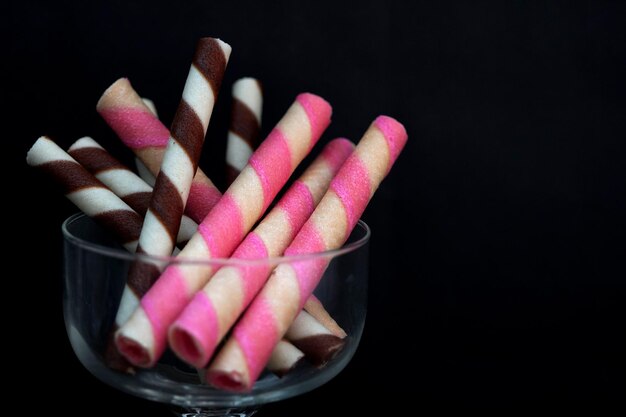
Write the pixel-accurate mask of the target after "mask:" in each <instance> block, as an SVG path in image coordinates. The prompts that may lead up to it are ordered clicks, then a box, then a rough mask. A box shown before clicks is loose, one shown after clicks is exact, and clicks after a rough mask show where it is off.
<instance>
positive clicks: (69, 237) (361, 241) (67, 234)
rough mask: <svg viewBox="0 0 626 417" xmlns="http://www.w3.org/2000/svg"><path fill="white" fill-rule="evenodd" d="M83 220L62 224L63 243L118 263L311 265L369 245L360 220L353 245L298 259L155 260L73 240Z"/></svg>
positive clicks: (72, 218)
mask: <svg viewBox="0 0 626 417" xmlns="http://www.w3.org/2000/svg"><path fill="white" fill-rule="evenodd" d="M83 218H89V216H87V215H86V214H85V213H82V212H79V213H75V214H73V215H71V216H69V217H68V218H67V219H65V220H64V221H63V224H62V225H61V230H62V232H63V237H64V239H65V240H66V241H68V242H71V243H73V244H75V245H77V246H79V247H81V248H83V249H86V250H89V251H91V252H94V253H98V254H100V255H105V256H109V257H112V258H116V259H121V260H130V261H133V260H139V261H142V262H153V263H154V262H159V263H161V262H165V263H177V264H195V265H216V264H217V265H233V264H239V265H257V264H267V263H270V264H279V263H288V262H296V261H310V260H313V259H318V258H334V257H337V256H340V255H345V254H348V253H350V252H354V251H356V250H357V249H359V248H361V247H363V246H364V245H366V244H367V242H368V241H369V239H370V237H371V234H372V231H371V229H370V227H369V226H368V225H367V223H365V222H364V221H363V220H358V221H357V224H356V225H355V227H354V229H353V231H352V232H351V233H353V232H354V230H357V229H359V228H360V229H361V230H362V233H363V235H362V236H359V238H358V239H356V240H355V241H353V242H349V243H345V244H344V245H343V246H341V247H340V248H337V249H330V250H325V251H322V252H313V253H305V254H299V255H282V256H272V257H266V258H232V257H228V258H210V259H198V258H180V257H177V256H174V255H173V256H155V255H149V254H145V253H131V252H128V251H126V250H123V249H118V248H113V247H110V246H106V245H102V244H99V243H95V242H91V241H89V240H86V239H83V238H81V237H78V236H76V235H75V234H73V233H72V232H71V231H70V230H69V226H70V225H71V224H72V223H74V222H76V221H78V220H80V219H83Z"/></svg>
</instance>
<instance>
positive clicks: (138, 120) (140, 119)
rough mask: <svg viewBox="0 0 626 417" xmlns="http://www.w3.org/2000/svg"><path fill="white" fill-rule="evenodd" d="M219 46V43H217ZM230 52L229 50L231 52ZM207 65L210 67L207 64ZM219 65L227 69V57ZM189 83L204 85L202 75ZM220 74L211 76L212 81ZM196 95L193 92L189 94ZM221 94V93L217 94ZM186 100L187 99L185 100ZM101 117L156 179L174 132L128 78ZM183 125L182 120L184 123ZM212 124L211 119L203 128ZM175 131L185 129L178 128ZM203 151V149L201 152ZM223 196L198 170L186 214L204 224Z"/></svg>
mask: <svg viewBox="0 0 626 417" xmlns="http://www.w3.org/2000/svg"><path fill="white" fill-rule="evenodd" d="M215 42H217V41H215ZM228 49H229V48H228ZM205 64H209V63H206V62H205ZM210 64H216V65H217V66H218V67H222V68H224V67H225V66H226V56H224V58H223V59H221V60H218V62H215V63H210ZM189 76H190V77H191V78H190V77H188V82H192V80H195V81H202V79H203V76H202V75H201V74H200V73H199V71H197V70H194V69H193V67H192V70H191V71H190V74H189ZM214 76H217V74H213V73H212V75H210V77H214ZM211 90H212V88H209V87H207V88H205V89H204V90H199V91H197V92H198V93H199V96H204V97H205V98H208V97H209V96H211V95H212V94H213V92H212V91H211ZM189 91H192V90H189ZM214 91H216V92H217V90H214ZM183 99H184V97H183ZM96 109H97V110H98V113H100V115H101V116H102V118H103V119H104V120H105V121H106V122H107V124H108V125H109V126H110V127H111V128H112V129H113V130H114V131H115V133H116V134H117V136H118V137H119V138H120V139H121V140H122V142H124V144H125V145H126V146H128V147H129V148H130V149H132V151H133V152H134V153H135V155H137V157H138V158H139V159H140V160H141V161H142V162H143V164H144V165H145V166H146V167H147V168H148V170H149V171H150V172H151V173H152V175H154V176H155V177H156V175H157V174H158V173H159V170H160V169H161V165H162V161H163V155H164V154H165V149H166V147H167V144H168V141H169V138H170V132H169V131H168V129H167V127H165V126H164V125H163V123H161V122H160V121H159V119H158V118H157V117H156V116H155V115H154V114H153V113H152V112H151V111H150V109H149V108H148V107H146V105H145V104H144V102H143V101H142V99H141V97H139V95H138V94H137V93H136V92H135V90H134V89H133V88H132V86H131V85H130V82H129V81H128V80H127V79H126V78H120V79H119V80H117V81H115V82H114V83H113V84H112V85H111V86H110V87H109V88H108V89H107V90H106V91H105V92H104V93H103V95H102V97H101V98H100V100H99V101H98V104H97V106H96ZM181 121H182V120H181ZM204 123H208V118H206V119H205V120H202V124H204ZM174 127H178V128H180V127H181V124H178V125H177V126H174V125H173V126H172V128H174ZM197 150H198V151H199V149H197ZM220 197H221V193H220V192H219V190H218V189H217V187H215V185H214V184H213V182H212V181H211V180H210V179H209V178H208V177H207V176H206V175H205V174H204V173H203V172H202V171H201V170H199V169H198V170H197V171H196V174H195V176H194V177H193V182H192V184H191V190H190V192H189V196H188V199H187V204H186V206H185V213H187V215H188V216H189V217H191V218H192V219H193V220H194V221H196V222H198V223H199V222H201V221H202V219H204V217H205V216H206V215H207V213H208V212H209V211H210V210H211V209H212V208H213V206H214V205H215V203H216V202H217V201H218V200H219V199H220Z"/></svg>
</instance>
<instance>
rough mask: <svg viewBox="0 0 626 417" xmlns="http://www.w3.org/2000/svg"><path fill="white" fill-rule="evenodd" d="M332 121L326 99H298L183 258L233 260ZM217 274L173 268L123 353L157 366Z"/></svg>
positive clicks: (119, 339) (123, 337)
mask: <svg viewBox="0 0 626 417" xmlns="http://www.w3.org/2000/svg"><path fill="white" fill-rule="evenodd" d="M330 115H331V107H330V105H329V104H328V103H327V102H326V101H325V100H324V99H322V98H321V97H318V96H315V95H313V94H308V93H305V94H300V95H298V97H297V98H296V101H295V102H294V103H293V104H292V105H291V107H290V108H289V110H288V111H287V113H286V114H285V115H284V116H283V118H282V119H281V120H280V121H279V122H278V125H277V126H276V127H275V128H274V129H273V130H272V132H271V133H270V134H269V136H268V137H267V138H266V139H265V141H263V143H262V144H261V146H260V147H259V149H257V151H256V152H255V153H254V154H253V155H252V157H251V158H250V162H249V163H248V165H246V167H245V168H244V169H243V171H242V172H241V174H240V175H239V177H237V179H236V180H235V182H234V183H233V184H232V185H231V186H230V187H229V188H228V190H227V191H226V193H225V194H224V196H223V197H222V198H221V199H220V201H219V202H218V204H217V205H216V206H215V207H214V208H213V210H211V211H210V212H209V214H208V215H207V217H206V218H205V219H204V221H203V222H202V223H201V224H200V225H199V226H198V233H196V234H195V235H194V236H193V237H192V238H191V240H190V241H189V243H188V244H187V246H185V248H184V249H183V250H182V251H181V253H180V254H179V257H180V258H188V259H202V260H210V259H211V258H224V257H227V256H229V255H230V254H231V253H232V252H233V250H234V249H235V247H236V246H237V245H238V244H239V243H240V242H241V241H242V240H243V238H244V236H245V235H246V234H247V233H248V231H249V230H250V229H251V228H252V226H253V225H254V224H255V223H256V221H257V220H258V219H259V218H260V217H261V216H262V215H263V213H264V212H265V210H266V209H267V207H268V206H269V205H270V203H271V202H272V200H273V199H274V198H275V197H276V194H277V193H278V192H279V190H280V189H281V188H282V187H283V186H284V185H285V183H286V182H287V180H288V179H289V176H290V175H291V174H292V173H293V171H294V169H295V168H296V166H297V165H298V164H299V163H300V162H301V161H302V159H303V158H304V157H305V156H306V155H307V154H308V153H309V151H310V150H311V148H312V147H313V145H314V144H315V143H316V142H317V140H318V139H319V137H320V136H321V134H322V133H323V132H324V130H325V129H326V127H327V126H328V124H329V123H330ZM214 272H215V270H214V267H213V266H211V265H210V264H204V265H202V264H178V265H176V264H173V265H170V266H168V267H167V268H166V269H165V271H164V272H163V274H162V275H161V276H160V278H159V279H158V280H157V282H156V283H155V285H154V286H153V287H152V288H150V290H149V291H148V293H147V294H146V295H145V296H144V297H143V299H142V300H141V306H140V307H139V308H138V309H137V310H136V311H135V312H134V313H133V315H132V316H131V318H130V320H129V321H128V322H127V323H126V324H125V325H124V326H122V327H121V328H120V330H119V331H118V332H117V335H116V344H117V347H118V349H119V351H120V352H121V353H122V354H123V355H124V356H125V357H126V358H127V359H128V360H129V361H130V362H131V363H133V364H135V365H137V366H143V367H146V366H152V365H153V364H154V363H155V362H156V360H157V359H158V358H159V357H160V356H161V354H162V353H163V351H164V350H165V345H166V341H167V331H168V327H169V326H170V324H172V323H173V322H174V320H175V319H176V317H177V316H178V314H180V312H181V311H182V310H183V309H184V308H185V306H186V305H187V303H188V302H189V301H190V300H191V298H192V297H193V295H194V294H195V293H196V292H197V291H198V290H199V289H200V288H202V287H203V286H204V284H206V282H207V281H208V280H209V279H210V277H211V275H212V274H213V273H214Z"/></svg>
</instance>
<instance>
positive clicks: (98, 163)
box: [67, 136, 198, 247]
mask: <svg viewBox="0 0 626 417" xmlns="http://www.w3.org/2000/svg"><path fill="white" fill-rule="evenodd" d="M67 153H68V154H70V156H72V157H73V158H74V159H75V160H77V161H78V162H79V163H80V164H81V165H82V166H83V167H85V169H87V171H89V172H91V173H92V174H93V175H95V176H96V178H98V179H99V180H100V181H102V183H103V184H104V185H106V186H107V187H109V189H111V191H113V192H114V193H115V194H116V195H117V196H118V197H120V198H121V199H122V200H123V201H124V202H125V203H126V204H128V205H129V206H130V207H131V208H132V209H133V210H135V211H136V212H137V213H138V214H139V215H141V216H144V215H145V214H146V211H147V210H148V204H149V203H150V197H151V195H152V187H151V186H149V185H148V184H146V182H145V181H144V180H142V179H141V178H139V176H137V174H135V173H134V172H132V171H131V170H130V169H128V168H127V167H126V166H124V164H122V163H121V162H120V161H118V160H117V159H116V158H115V157H114V156H112V155H111V154H110V153H109V152H107V151H106V149H104V148H103V147H102V146H100V144H98V142H96V141H95V140H93V139H92V138H90V137H88V136H85V137H83V138H80V139H78V140H77V141H76V142H74V143H73V144H72V145H71V146H70V147H69V149H68V151H67ZM197 229H198V225H197V223H196V222H194V221H193V220H191V219H190V218H189V217H188V216H185V215H183V217H182V219H181V223H180V229H179V231H178V236H177V238H176V242H177V243H179V244H181V243H186V242H187V241H188V240H189V239H190V238H191V236H192V235H193V234H194V233H195V232H196V230H197ZM181 247H182V246H181Z"/></svg>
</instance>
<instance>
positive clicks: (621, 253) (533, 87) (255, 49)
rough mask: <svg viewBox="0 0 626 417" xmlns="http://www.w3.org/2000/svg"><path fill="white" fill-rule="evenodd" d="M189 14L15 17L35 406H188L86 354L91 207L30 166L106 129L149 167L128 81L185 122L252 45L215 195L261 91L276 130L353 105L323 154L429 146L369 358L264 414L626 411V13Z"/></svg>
mask: <svg viewBox="0 0 626 417" xmlns="http://www.w3.org/2000/svg"><path fill="white" fill-rule="evenodd" d="M173 3H174V2H173ZM175 3H176V4H168V5H166V3H165V2H156V1H150V2H145V3H142V2H138V1H109V2H102V3H100V2H76V3H75V4H74V3H71V2H32V1H21V2H10V3H9V14H8V22H7V24H6V25H3V27H4V28H6V29H8V30H7V34H6V35H5V36H4V38H5V39H8V45H7V46H8V48H9V56H8V58H6V55H4V56H5V59H3V67H4V70H8V72H9V73H8V75H7V76H5V77H3V86H2V91H3V96H4V98H5V100H6V101H5V104H6V105H8V106H7V107H9V110H8V115H7V114H6V113H5V117H3V119H4V122H3V131H4V136H5V137H4V142H3V147H4V148H5V149H7V151H6V152H4V153H3V160H4V161H5V163H6V161H10V163H9V164H8V166H7V165H4V167H3V170H5V172H4V175H3V177H4V178H5V190H8V191H7V192H8V193H9V196H8V198H7V197H5V213H6V215H7V216H8V217H7V218H8V221H7V227H8V228H9V230H10V231H11V236H13V238H12V240H11V243H12V244H14V245H15V246H14V247H15V249H14V250H12V251H10V253H11V256H10V257H8V259H7V261H8V262H13V260H14V259H19V258H20V257H25V260H24V262H22V263H19V264H18V265H19V267H18V271H17V272H16V273H8V274H7V275H6V276H5V277H4V280H5V283H6V284H5V288H8V290H7V293H6V294H5V296H4V297H3V298H5V299H6V300H7V302H9V301H11V300H14V301H17V302H19V304H20V305H21V307H19V308H11V309H10V312H8V313H6V314H7V318H8V320H7V321H8V323H15V324H16V326H15V328H12V327H10V335H12V336H11V337H5V338H3V340H4V342H5V343H7V339H8V340H9V344H10V345H11V346H13V347H16V348H17V349H16V350H17V351H16V352H15V355H16V358H17V359H16V360H19V363H20V366H23V371H22V372H18V373H17V374H16V375H20V376H19V377H16V378H17V381H18V382H17V383H16V384H15V386H16V388H17V389H18V390H20V391H23V390H28V391H29V392H32V393H33V396H34V397H35V398H37V399H38V401H37V402H36V403H33V404H25V405H28V409H37V408H40V407H46V408H49V409H54V410H63V411H64V412H65V414H66V415H80V414H82V413H83V412H84V410H85V407H91V408H92V409H95V410H97V411H102V412H104V413H105V414H111V415H114V414H115V415H123V414H130V413H131V412H141V413H142V414H144V415H147V414H148V413H151V414H152V415H168V414H167V412H166V411H165V409H164V408H162V407H161V406H159V405H157V404H152V403H148V402H146V401H143V400H140V399H136V398H132V397H129V396H126V395H124V394H121V393H119V392H117V391H115V390H113V389H111V388H108V387H107V386H105V385H104V384H102V383H100V382H98V381H97V380H96V379H95V378H93V377H92V376H91V375H90V374H89V373H88V372H87V371H86V370H84V369H83V368H82V367H81V365H80V364H79V363H78V361H77V360H76V359H75V358H74V356H73V353H72V351H71V348H70V346H69V343H68V340H67V337H66V334H65V331H64V327H63V320H62V313H61V292H60V288H61V285H60V282H61V262H60V259H61V238H60V231H59V227H60V224H61V221H62V219H64V218H65V217H66V216H67V215H68V214H70V213H73V212H74V211H75V210H74V208H73V207H72V206H71V205H70V203H69V202H67V201H65V199H64V198H63V197H62V196H61V195H60V194H58V193H57V192H56V190H55V189H53V188H51V187H50V185H49V183H48V182H46V181H45V179H44V178H42V177H40V176H39V175H37V173H35V172H32V170H29V169H28V168H27V167H26V164H25V163H24V158H25V154H26V151H27V149H28V148H29V147H30V146H31V145H32V143H33V142H34V141H35V140H36V139H37V137H39V136H40V135H43V134H47V135H50V136H51V137H53V138H54V139H55V140H57V142H58V143H59V144H61V145H62V146H64V147H67V146H68V145H69V144H70V143H71V142H73V141H74V140H76V139H77V138H78V137H80V136H83V135H91V136H93V137H94V138H96V140H98V141H100V142H101V143H103V144H106V147H107V148H110V149H111V150H112V151H113V152H114V153H115V154H116V155H117V156H118V157H120V158H121V159H124V160H125V161H130V154H129V152H128V151H127V150H125V149H122V148H121V147H120V146H118V141H117V140H116V139H115V138H114V136H113V133H112V132H111V131H110V130H109V129H108V127H107V126H106V125H105V124H104V122H103V121H102V120H100V119H99V116H98V115H97V113H96V112H95V103H96V101H97V99H98V98H99V96H100V94H101V93H102V92H103V91H104V89H105V88H106V87H107V86H108V85H109V84H111V83H112V82H113V81H114V80H115V79H117V78H118V77H120V76H127V77H129V78H130V80H131V81H132V83H133V85H134V87H135V88H136V90H137V91H139V92H140V94H142V95H144V96H147V97H149V98H151V99H153V100H154V101H155V103H156V105H157V107H158V109H159V113H160V115H161V118H162V119H163V120H164V121H166V124H169V121H171V118H172V116H173V113H174V111H175V108H176V106H177V104H178V101H179V99H180V94H181V92H182V87H183V85H184V81H185V78H186V76H187V71H188V68H189V63H190V59H191V56H192V54H193V50H194V47H195V42H196V40H197V38H199V37H201V36H215V37H220V38H222V39H224V40H225V41H227V42H228V43H230V44H231V46H232V47H233V53H232V55H231V59H230V63H229V66H228V70H227V74H226V76H225V80H224V84H223V85H224V87H225V88H223V89H222V95H221V96H220V99H219V101H218V104H217V107H216V109H215V112H214V115H213V119H212V122H211V126H210V128H209V133H208V136H207V142H206V144H205V151H204V155H203V162H202V164H203V167H204V168H205V171H206V172H207V173H209V175H210V176H212V177H213V178H214V179H215V181H216V182H218V183H220V182H221V181H222V180H223V172H222V163H223V153H224V140H225V135H226V129H227V119H228V113H229V106H230V98H229V94H228V91H229V89H230V85H231V84H232V82H233V81H234V80H235V79H237V78H239V77H241V76H248V75H250V76H255V77H257V78H259V79H261V80H262V81H263V83H264V87H265V108H264V130H263V131H264V132H267V131H269V129H270V128H271V126H273V124H274V123H275V122H276V121H277V120H278V119H279V118H280V116H281V115H282V114H283V113H284V111H285V110H286V108H287V107H288V106H289V104H290V103H291V101H292V100H293V98H294V97H295V95H296V94H297V93H299V92H302V91H311V92H315V93H317V94H320V95H321V96H323V97H325V98H326V99H327V100H329V101H330V102H331V104H332V105H333V107H334V114H333V123H332V124H331V126H330V128H329V129H328V131H327V133H326V134H325V136H324V138H323V139H322V142H325V141H327V140H329V139H330V138H332V137H335V136H346V137H349V138H351V139H353V140H355V141H356V140H358V138H359V137H360V135H361V134H362V133H363V132H364V131H365V129H366V128H367V126H368V124H369V123H370V122H371V121H372V120H373V119H374V118H375V117H376V116H377V115H378V114H388V115H391V116H393V117H395V118H397V119H398V120H400V121H402V122H403V123H404V124H405V126H406V128H407V130H408V132H409V143H408V145H407V147H406V148H405V151H404V153H403V154H402V155H401V156H400V158H399V160H398V162H397V164H396V166H395V168H394V169H393V170H392V172H391V174H390V176H389V177H388V178H387V180H386V181H385V182H384V183H383V185H382V186H381V188H380V190H379V192H378V193H377V194H376V196H375V198H374V199H373V201H372V203H371V204H370V207H369V208H368V209H367V211H366V213H365V215H364V219H365V220H366V221H367V222H368V223H369V224H370V225H371V227H372V229H373V236H372V241H371V264H370V271H371V280H370V302H369V312H368V320H367V324H366V329H365V334H364V337H363V340H362V343H361V346H360V348H359V351H358V352H357V354H356V356H355V358H354V359H353V361H352V362H351V363H350V365H349V366H348V367H347V368H346V369H345V370H344V372H343V373H342V374H340V375H339V376H338V377H337V378H335V379H334V380H333V381H331V382H330V383H328V384H327V385H326V386H324V387H322V388H319V389H318V390H316V391H314V392H311V393H309V394H306V395H303V396H301V397H299V398H295V399H292V400H287V401H284V402H281V403H277V404H272V405H268V406H266V407H265V408H264V409H263V410H262V412H261V415H267V416H270V415H294V414H296V413H299V412H304V413H305V414H311V415H341V414H345V413H352V414H354V415H356V414H362V413H363V412H366V411H371V410H372V409H375V408H376V407H382V408H383V409H385V410H387V412H388V413H394V412H424V411H427V410H431V409H435V410H445V409H448V408H456V409H461V410H470V409H483V410H484V409H490V408H508V409H520V408H525V407H530V408H534V407H536V406H539V405H541V409H546V408H548V409H558V410H564V409H565V410H574V409H580V408H581V407H591V408H593V409H594V410H598V409H602V408H612V407H621V408H624V396H625V393H626V383H625V379H626V376H625V375H626V372H625V371H626V362H625V357H626V343H625V334H626V332H625V328H624V325H625V323H626V321H625V320H624V317H626V315H624V308H623V306H624V295H625V291H624V290H625V289H626V283H625V282H624V280H625V278H626V268H625V260H626V253H625V249H626V243H625V238H626V153H625V150H626V147H625V146H624V140H625V139H626V84H625V81H624V77H625V76H626V59H625V55H626V30H625V29H624V27H625V26H626V24H625V22H626V13H625V11H626V9H625V7H624V5H623V4H619V3H617V2H615V3H614V2H605V1H590V2H520V1H508V2H507V1H502V2H482V1H472V2H446V1H441V2H438V1H433V2H421V1H414V2H392V1H388V2H373V1H360V2H354V4H351V5H348V4H343V3H340V2H338V1H335V2H324V1H316V2H310V3H308V2H306V3H305V2H287V1H279V2H271V5H268V4H263V3H264V2H259V1H256V2H252V1H246V2H230V1H220V2H213V1H186V2H175ZM405 3H406V4H405ZM409 3H410V5H409ZM3 14H4V13H3ZM3 30H4V29H3ZM224 92H226V93H224ZM7 168H8V169H7ZM15 185H17V187H16V186H15ZM16 212H17V218H15V213H16ZM22 265H24V267H22ZM16 341H19V342H18V343H17V344H15V342H16ZM5 360H6V359H5ZM12 360H13V359H10V361H12ZM5 377H6V378H9V379H7V382H10V380H11V379H12V378H13V377H12V376H11V375H6V374H5ZM33 390H34V391H33ZM79 392H80V394H78V393H79ZM87 409H88V408H87Z"/></svg>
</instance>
